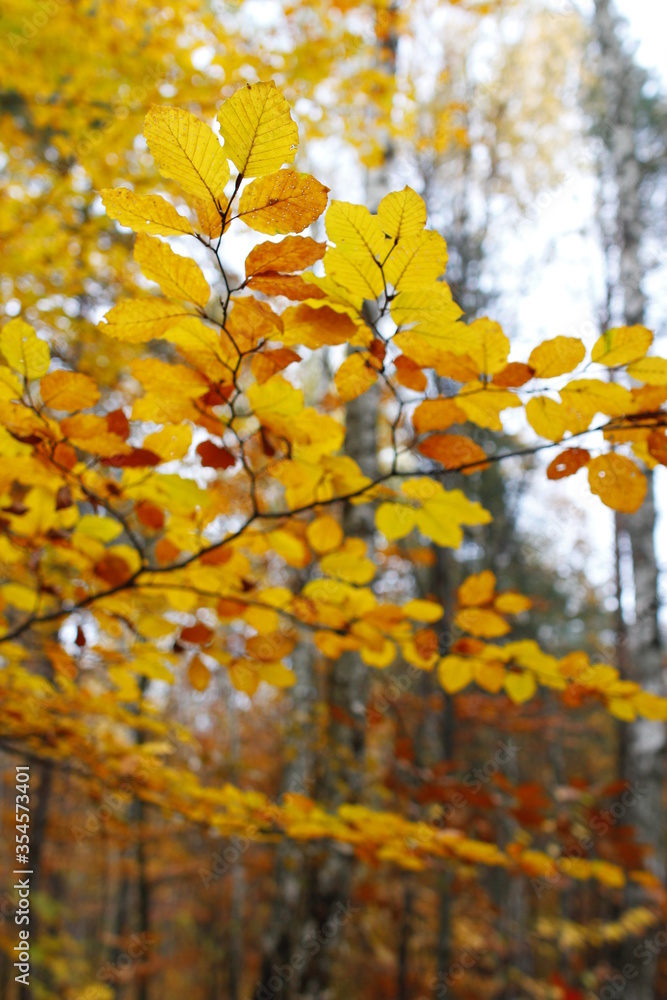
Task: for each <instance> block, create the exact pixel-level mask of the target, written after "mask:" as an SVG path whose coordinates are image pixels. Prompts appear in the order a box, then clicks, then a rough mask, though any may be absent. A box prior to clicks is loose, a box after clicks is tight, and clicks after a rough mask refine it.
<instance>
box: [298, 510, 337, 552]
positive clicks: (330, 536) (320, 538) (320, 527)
mask: <svg viewBox="0 0 667 1000" xmlns="http://www.w3.org/2000/svg"><path fill="white" fill-rule="evenodd" d="M306 538H307V539H308V544H309V545H310V547H311V549H312V550H313V552H316V553H317V554H318V555H325V554H326V553H327V552H333V551H335V549H337V548H339V546H340V545H341V543H342V541H343V529H342V528H341V526H340V524H339V523H338V521H337V520H336V519H335V518H333V517H331V515H330V514H322V515H321V517H316V518H315V520H314V521H311V522H310V524H309V525H308V527H307V528H306Z"/></svg>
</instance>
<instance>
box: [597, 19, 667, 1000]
mask: <svg viewBox="0 0 667 1000" xmlns="http://www.w3.org/2000/svg"><path fill="white" fill-rule="evenodd" d="M594 28H595V34H596V39H597V43H598V47H599V53H600V75H601V87H602V93H603V98H604V121H603V127H604V128H603V134H604V140H605V146H606V151H607V160H608V165H609V171H610V173H611V176H612V179H613V182H614V186H615V189H616V212H615V221H616V234H615V242H616V245H617V247H618V251H619V268H618V284H619V286H620V291H621V293H622V297H623V307H622V318H623V322H624V323H625V324H626V325H628V326H632V325H635V324H641V323H643V322H644V316H645V307H646V297H645V294H644V291H643V288H642V277H643V268H642V260H641V242H642V237H643V234H644V229H645V212H644V206H643V201H642V182H643V180H644V169H643V165H642V163H641V162H640V160H639V158H638V153H637V129H638V124H637V118H636V116H637V111H638V108H639V107H640V102H641V99H642V87H643V78H642V74H641V72H640V71H639V70H638V68H637V67H636V66H635V64H634V63H633V60H632V58H631V56H629V55H628V54H627V53H626V52H625V51H624V49H623V46H622V42H621V38H620V35H619V23H618V17H617V14H616V11H615V9H614V6H613V4H612V2H611V0H596V2H595V17H594ZM646 474H647V479H648V491H647V496H646V500H645V501H644V503H643V505H642V507H641V508H640V509H639V511H638V512H637V513H636V514H634V515H633V516H631V517H625V516H623V517H619V518H618V519H617V526H616V531H617V537H618V536H619V534H620V533H621V532H626V533H627V536H628V537H629V540H630V546H631V550H632V567H633V577H634V599H635V621H634V622H632V623H629V624H628V625H626V624H625V623H624V626H623V629H622V630H621V633H620V638H621V640H622V639H623V638H624V633H625V632H626V631H627V638H628V656H627V660H628V675H629V677H630V678H631V679H632V680H636V681H638V682H639V683H640V684H641V685H642V686H643V687H644V688H645V689H647V690H649V691H652V692H654V693H656V694H663V693H664V665H663V655H664V649H663V644H662V641H661V636H660V629H659V625H658V611H659V599H658V565H657V558H656V551H655V537H654V536H655V502H654V496H653V476H652V474H651V473H650V471H649V470H646ZM619 596H620V595H619ZM621 655H623V656H624V653H623V654H621ZM619 756H620V760H621V763H622V767H623V771H622V777H623V778H624V779H625V780H626V781H627V782H628V784H632V785H633V786H634V788H635V792H636V799H637V804H636V805H635V806H634V807H633V816H632V820H633V822H634V824H635V827H636V830H637V834H638V839H639V840H640V841H641V842H642V843H643V844H645V845H646V846H647V847H648V848H649V850H650V851H651V854H650V856H649V858H648V859H647V864H648V867H649V868H650V869H651V871H652V872H653V873H654V874H655V875H656V876H657V877H658V878H659V879H660V880H661V881H662V882H663V883H664V880H665V857H664V853H665V843H664V816H665V812H664V795H663V787H664V772H665V726H664V724H663V723H659V722H649V721H647V720H645V719H639V720H637V721H635V722H633V723H630V724H629V725H628V727H627V730H626V733H625V740H624V741H622V743H621V752H620V755H619ZM641 898H642V897H641V894H640V893H638V892H637V890H635V889H634V888H629V889H628V892H627V894H626V903H627V904H628V905H635V904H636V903H638V902H639V901H641ZM622 960H623V961H629V962H631V961H632V949H628V948H627V947H626V948H623V949H622ZM638 971H639V975H638V976H637V978H636V979H633V980H631V981H629V982H628V983H627V985H626V993H625V996H626V998H627V1000H651V998H652V997H653V996H654V983H655V975H656V963H655V961H651V962H649V963H648V964H646V965H644V964H642V965H641V967H640V968H639V969H638Z"/></svg>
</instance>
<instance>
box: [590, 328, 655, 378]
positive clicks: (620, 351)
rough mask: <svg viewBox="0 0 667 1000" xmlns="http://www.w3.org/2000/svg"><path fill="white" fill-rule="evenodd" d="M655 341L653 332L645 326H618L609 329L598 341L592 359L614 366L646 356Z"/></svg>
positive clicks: (609, 366)
mask: <svg viewBox="0 0 667 1000" xmlns="http://www.w3.org/2000/svg"><path fill="white" fill-rule="evenodd" d="M652 343H653V334H652V333H651V331H650V330H647V329H646V327H645V326H618V327H614V329H613V330H607V331H606V333H603V334H602V336H601V337H600V338H599V340H597V341H596V343H595V345H594V346H593V350H592V351H591V360H592V361H598V362H599V363H600V364H601V365H606V366H607V367H608V368H613V367H614V366H616V365H627V364H629V363H630V362H633V361H639V360H640V359H641V358H643V357H644V355H645V354H646V352H647V351H648V349H649V347H650V346H651V344H652Z"/></svg>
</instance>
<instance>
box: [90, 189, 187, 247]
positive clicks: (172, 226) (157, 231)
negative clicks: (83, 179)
mask: <svg viewBox="0 0 667 1000" xmlns="http://www.w3.org/2000/svg"><path fill="white" fill-rule="evenodd" d="M100 194H101V196H102V201H103V203H104V207H105V208H106V210H107V215H108V216H109V218H110V219H115V220H116V222H120V224H121V226H128V227H129V228H130V229H133V230H134V231H135V233H151V235H153V236H182V235H183V234H184V233H192V226H191V225H190V221H189V220H188V219H186V218H185V216H183V215H179V214H178V212H177V211H176V209H175V208H174V206H173V205H170V204H169V202H168V201H166V200H165V199H164V198H161V197H160V195H157V194H154V195H139V194H135V193H134V191H130V190H128V188H105V189H104V190H102V191H100Z"/></svg>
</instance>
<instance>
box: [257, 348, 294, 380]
mask: <svg viewBox="0 0 667 1000" xmlns="http://www.w3.org/2000/svg"><path fill="white" fill-rule="evenodd" d="M294 361H301V357H300V355H298V354H297V353H296V351H291V350H290V349H289V347H278V348H277V349H276V350H275V351H263V352H262V353H261V354H255V355H253V359H252V361H251V362H250V368H251V370H252V373H253V375H254V376H255V378H256V379H257V381H258V382H259V384H260V385H262V384H263V383H264V382H266V381H268V379H270V378H271V376H272V375H276V374H277V373H278V372H281V371H282V370H283V369H284V368H287V366H288V365H291V364H292V363H293V362H294Z"/></svg>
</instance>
